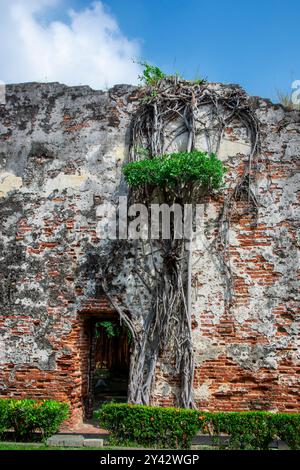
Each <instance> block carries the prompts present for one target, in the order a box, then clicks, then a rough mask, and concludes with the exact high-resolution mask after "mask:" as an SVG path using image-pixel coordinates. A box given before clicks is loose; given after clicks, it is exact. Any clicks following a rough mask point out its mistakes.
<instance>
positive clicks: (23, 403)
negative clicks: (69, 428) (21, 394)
mask: <svg viewBox="0 0 300 470" xmlns="http://www.w3.org/2000/svg"><path fill="white" fill-rule="evenodd" d="M68 416H69V405H68V404H67V403H60V402H57V401H51V400H41V401H37V400H27V399H25V400H15V399H10V398H7V399H6V398H4V399H0V439H1V436H3V434H4V433H5V432H7V431H8V430H9V429H13V430H14V432H15V438H16V440H21V441H29V440H31V439H32V438H33V434H34V433H35V432H37V431H38V432H39V433H40V434H38V435H39V436H40V439H41V440H43V439H47V438H48V437H49V436H52V435H53V434H55V433H56V432H57V431H58V429H59V427H60V425H61V423H62V422H63V421H65V420H66V419H67V418H68Z"/></svg>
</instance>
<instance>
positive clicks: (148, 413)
mask: <svg viewBox="0 0 300 470" xmlns="http://www.w3.org/2000/svg"><path fill="white" fill-rule="evenodd" d="M95 416H96V417H97V418H98V419H99V421H100V425H101V426H102V427H103V426H104V427H105V428H106V429H108V430H109V431H110V432H111V434H112V436H113V437H114V438H115V439H117V440H118V441H119V442H122V441H123V442H124V441H134V442H137V443H138V444H142V445H146V446H150V445H152V446H153V445H154V446H157V447H171V448H189V447H190V445H191V442H192V439H193V437H194V436H195V435H196V434H197V432H198V431H200V432H202V433H204V434H209V435H210V436H212V437H213V439H214V440H215V443H216V444H218V438H217V436H219V435H220V434H226V435H228V447H229V448H231V449H259V450H263V449H268V446H269V444H270V442H271V441H272V440H273V439H282V440H283V441H285V442H286V443H287V444H288V446H289V447H290V448H291V449H300V414H287V413H270V412H250V411H249V412H232V413H209V412H202V411H198V410H187V409H178V408H161V407H152V406H142V405H130V404H126V403H122V404H118V403H111V404H105V405H103V406H102V407H101V409H100V410H99V411H97V412H96V413H95Z"/></svg>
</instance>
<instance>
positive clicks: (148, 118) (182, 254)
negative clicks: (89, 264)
mask: <svg viewBox="0 0 300 470" xmlns="http://www.w3.org/2000/svg"><path fill="white" fill-rule="evenodd" d="M200 110H201V111H202V110H206V111H205V112H206V117H208V119H206V120H205V119H204V117H203V113H201V112H200ZM178 118H181V122H182V125H181V126H179V127H178V128H177V130H176V132H173V134H172V136H171V138H170V133H168V132H167V129H168V126H169V125H170V123H171V122H174V121H176V120H177V119H178ZM235 119H238V120H239V121H240V122H241V124H242V125H244V126H245V127H246V128H247V130H248V134H249V135H250V141H251V147H252V150H251V153H250V155H249V158H248V160H247V162H246V164H245V170H244V173H243V175H242V176H241V178H240V179H239V180H238V181H237V184H236V186H235V188H233V190H232V191H231V192H230V193H229V194H228V196H227V197H226V198H225V200H224V204H223V209H222V211H221V214H220V219H219V225H218V231H217V235H216V237H215V239H214V241H213V243H212V245H211V247H212V249H214V252H215V254H217V255H218V257H219V260H220V264H221V266H222V272H223V276H224V281H225V288H226V296H225V299H226V301H227V303H230V301H231V297H232V290H233V288H232V275H231V270H230V260H229V250H228V246H229V242H228V232H229V227H230V220H231V217H232V212H233V210H234V205H235V201H236V200H238V199H241V198H245V197H246V199H247V200H248V203H249V205H251V207H252V209H253V208H254V210H257V207H258V202H257V199H256V197H255V191H254V184H255V156H256V155H257V153H258V151H259V126H258V121H257V119H256V117H255V113H254V111H253V109H252V105H251V101H250V99H249V98H248V97H247V95H246V94H245V93H244V91H243V90H242V89H240V88H238V87H236V86H235V87H226V88H223V89H222V90H221V91H220V90H219V89H218V88H214V87H212V86H209V85H207V84H206V83H202V84H196V83H192V82H187V81H183V80H178V79H177V78H176V77H175V78H167V79H164V80H162V81H161V82H159V83H158V85H157V86H156V89H155V90H154V91H153V89H149V90H147V89H146V91H145V97H144V99H143V100H142V102H141V104H140V106H139V109H138V111H137V113H136V115H135V116H134V119H133V122H132V136H131V149H130V160H131V161H134V160H138V159H140V158H141V156H140V151H139V149H140V148H146V150H147V153H148V156H150V157H154V156H157V155H162V154H164V153H167V152H168V150H169V148H170V147H171V145H172V143H173V141H174V140H175V139H177V138H178V137H179V136H180V135H182V134H184V133H186V132H188V139H187V151H191V150H193V149H194V145H195V136H196V132H197V130H199V129H200V130H201V131H202V132H205V134H206V135H207V138H208V139H207V140H208V142H209V139H210V136H211V135H212V134H214V135H216V136H217V140H216V145H215V148H214V149H213V148H212V149H211V150H210V151H214V152H215V153H218V149H219V147H220V142H221V139H222V136H223V132H224V129H225V128H226V126H228V125H229V124H230V123H231V122H232V121H233V120H235ZM207 122H208V123H209V125H207ZM167 134H168V139H167ZM184 194H185V192H184V190H183V191H182V194H181V195H180V196H178V198H179V200H180V202H181V203H182V204H185V203H189V202H191V200H192V201H193V198H194V197H196V196H197V191H196V188H195V191H193V190H192V191H190V190H189V191H188V192H187V193H186V195H185V196H183V195H184ZM187 194H188V196H187ZM169 196H170V195H169ZM173 197H174V195H173ZM136 198H138V199H140V200H141V199H142V200H143V202H146V203H150V202H151V195H149V194H148V193H147V188H146V190H145V188H144V189H143V190H142V191H136V192H132V193H131V200H132V199H136ZM187 198H188V199H189V200H186V199H187ZM175 199H176V195H175ZM175 199H174V198H173V200H172V201H170V200H169V201H168V200H166V201H165V202H169V203H172V202H174V200H175ZM177 202H178V201H177ZM173 235H174V234H173ZM157 243H159V244H160V246H159V248H158V249H159V250H160V252H161V256H162V263H161V264H160V266H159V268H158V267H156V265H155V261H154V258H153V255H152V262H153V265H154V268H155V279H154V281H153V282H152V284H151V283H150V284H149V285H148V289H149V290H150V291H151V295H152V302H151V308H150V311H149V313H148V315H147V317H146V319H145V322H144V327H143V328H142V329H140V330H139V331H136V329H135V326H134V323H133V322H132V321H131V320H130V319H129V317H128V316H126V314H125V313H124V311H123V310H122V308H121V307H120V306H117V305H116V308H117V309H118V311H119V313H120V317H121V318H122V319H123V320H124V321H125V323H126V324H127V325H128V327H129V328H130V330H131V331H132V337H133V351H132V354H131V367H130V377H129V397H128V399H129V402H131V403H140V404H149V402H150V399H151V393H152V390H153V385H154V378H155V373H156V370H157V363H158V360H159V358H160V357H161V356H162V355H163V354H164V353H166V351H168V350H169V349H170V348H171V347H173V349H174V350H175V363H176V372H177V374H178V376H179V377H180V394H179V400H178V405H179V406H182V407H186V408H190V407H194V406H195V405H194V397H193V380H194V348H193V343H192V327H191V298H190V296H191V289H190V282H191V280H190V275H189V273H190V266H189V265H190V261H191V256H190V254H191V253H190V252H189V251H186V250H185V242H184V241H183V240H174V239H172V240H171V241H166V240H160V241H159V242H157ZM150 244H151V241H150Z"/></svg>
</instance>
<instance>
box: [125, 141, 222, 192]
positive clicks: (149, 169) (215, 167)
mask: <svg viewBox="0 0 300 470" xmlns="http://www.w3.org/2000/svg"><path fill="white" fill-rule="evenodd" d="M123 173H124V176H125V180H126V182H127V183H128V185H129V186H131V187H132V188H139V187H142V186H145V185H150V186H159V187H163V186H165V187H169V188H174V187H176V186H178V185H180V186H183V185H185V184H188V183H198V184H201V186H203V187H205V188H207V189H218V188H220V186H221V185H222V182H223V176H224V173H225V168H224V166H223V164H222V162H221V161H220V160H218V158H217V157H216V155H215V154H210V155H209V154H207V153H205V152H200V151H198V150H194V151H192V152H190V153H189V152H180V153H172V154H167V155H162V156H158V157H154V158H146V159H144V160H139V161H134V162H130V163H127V164H126V165H125V166H124V167H123Z"/></svg>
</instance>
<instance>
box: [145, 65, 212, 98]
mask: <svg viewBox="0 0 300 470" xmlns="http://www.w3.org/2000/svg"><path fill="white" fill-rule="evenodd" d="M137 63H138V64H139V65H141V66H142V67H143V71H142V75H139V77H138V78H139V80H140V81H141V82H142V83H143V84H144V85H147V86H150V87H155V86H156V85H157V84H158V83H159V82H160V81H161V80H163V79H164V78H174V77H176V78H177V79H180V80H183V78H182V77H181V76H180V75H179V74H178V73H176V74H175V75H167V74H166V73H165V72H163V71H162V70H161V69H160V68H159V67H158V66H157V65H152V64H149V62H147V61H145V60H143V61H138V62H137ZM187 81H188V80H187ZM191 82H194V83H196V84H198V85H201V84H203V83H205V82H206V80H205V79H203V78H199V77H197V78H196V79H195V80H191ZM154 95H155V94H154ZM154 95H153V92H152V96H154Z"/></svg>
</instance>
